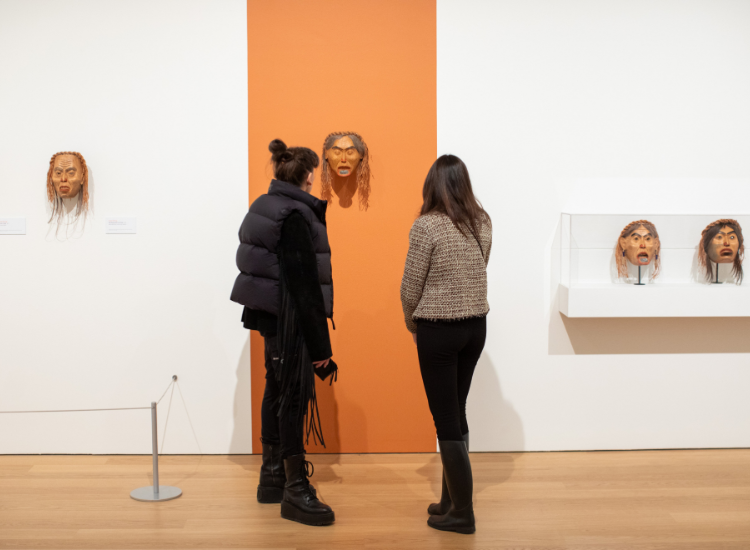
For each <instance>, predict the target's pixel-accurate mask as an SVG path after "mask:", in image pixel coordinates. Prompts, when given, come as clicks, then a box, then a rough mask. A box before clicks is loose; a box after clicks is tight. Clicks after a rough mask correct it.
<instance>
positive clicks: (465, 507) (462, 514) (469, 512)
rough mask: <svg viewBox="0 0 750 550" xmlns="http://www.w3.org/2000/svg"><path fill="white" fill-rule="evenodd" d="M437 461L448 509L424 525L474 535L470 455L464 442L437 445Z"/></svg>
mask: <svg viewBox="0 0 750 550" xmlns="http://www.w3.org/2000/svg"><path fill="white" fill-rule="evenodd" d="M439 444H440V458H441V459H442V460H443V473H444V474H445V481H446V483H447V485H448V492H449V493H450V497H451V507H450V509H449V510H448V512H447V513H445V514H443V515H440V516H430V519H428V520H427V525H429V526H430V527H432V528H433V529H439V530H440V531H455V532H456V533H463V534H465V535H469V534H471V533H473V532H474V531H476V527H475V523H474V506H473V503H472V497H473V493H474V480H473V478H472V475H471V463H470V462H469V452H468V451H467V450H466V444H465V443H464V442H463V441H440V442H439Z"/></svg>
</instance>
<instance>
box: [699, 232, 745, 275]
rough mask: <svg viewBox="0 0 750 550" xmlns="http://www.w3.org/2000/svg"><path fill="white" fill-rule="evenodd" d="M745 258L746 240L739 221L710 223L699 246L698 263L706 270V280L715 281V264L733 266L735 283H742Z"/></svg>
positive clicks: (702, 233)
mask: <svg viewBox="0 0 750 550" xmlns="http://www.w3.org/2000/svg"><path fill="white" fill-rule="evenodd" d="M744 258H745V239H744V238H743V236H742V227H740V224H739V222H737V220H730V219H722V220H716V221H715V222H712V223H709V224H708V225H707V226H706V228H705V229H704V230H703V231H702V232H701V242H700V244H699V245H698V263H699V264H700V266H701V267H702V268H703V270H704V274H705V276H706V280H707V281H710V280H712V279H713V275H714V274H713V268H712V267H711V262H713V263H715V264H732V276H733V277H734V282H735V283H737V284H740V283H742V277H743V272H742V261H743V260H744ZM716 269H717V270H718V269H719V267H718V265H717V266H716Z"/></svg>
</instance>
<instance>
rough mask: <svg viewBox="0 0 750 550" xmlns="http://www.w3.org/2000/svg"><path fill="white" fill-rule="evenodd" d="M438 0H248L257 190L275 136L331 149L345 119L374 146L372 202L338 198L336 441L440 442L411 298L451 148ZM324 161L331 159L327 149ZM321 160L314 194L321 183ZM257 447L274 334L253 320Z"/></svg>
mask: <svg viewBox="0 0 750 550" xmlns="http://www.w3.org/2000/svg"><path fill="white" fill-rule="evenodd" d="M435 10H436V8H435V0H409V1H404V0H378V1H375V2H374V1H367V0H351V1H348V2H334V1H331V0H285V1H283V2H269V1H267V0H249V1H248V10H247V11H248V69H249V71H248V79H249V86H248V89H249V133H250V136H249V162H250V199H251V200H254V199H255V198H256V197H257V196H258V195H260V194H261V193H264V192H266V190H267V188H268V184H269V182H270V180H271V177H272V170H271V167H270V165H269V158H270V153H269V152H268V143H269V142H270V141H271V140H272V139H274V138H279V139H282V140H283V141H284V142H285V143H286V144H287V145H289V146H305V147H310V148H311V149H313V150H314V151H316V152H317V153H318V154H321V153H322V145H323V140H324V138H325V136H326V135H327V134H329V133H330V132H334V131H351V132H357V133H359V134H360V135H361V136H362V137H363V138H364V140H365V142H366V143H367V145H368V147H369V149H370V154H371V169H372V174H373V176H374V177H373V179H372V180H371V186H372V192H371V195H370V208H369V210H367V211H366V212H364V211H361V210H359V208H358V203H357V199H356V197H355V198H354V205H353V206H352V207H350V208H342V207H341V206H340V205H339V204H338V201H337V200H336V199H335V197H334V202H333V203H332V204H330V205H329V209H328V216H327V219H328V231H329V237H330V242H331V248H332V251H333V255H332V256H333V258H332V261H333V276H334V294H335V298H334V299H335V303H334V319H335V322H336V329H337V330H335V331H331V338H332V345H333V353H334V359H335V360H336V362H337V363H338V364H339V367H340V372H339V378H338V382H336V383H334V384H333V386H329V385H328V382H324V383H320V381H318V385H317V389H318V400H319V405H320V411H321V417H322V424H323V434H324V436H325V440H326V445H327V449H323V448H322V447H320V446H314V445H312V441H311V444H310V445H308V447H307V448H308V451H309V452H336V453H338V452H344V453H347V452H348V453H351V452H419V451H429V452H432V451H434V450H435V430H434V426H433V423H432V417H431V416H430V412H429V409H428V406H427V399H426V397H425V393H424V388H423V387H422V381H421V377H420V374H419V364H418V361H417V353H416V348H415V346H414V343H413V342H412V338H411V335H410V334H409V333H408V332H407V330H406V328H405V325H404V320H403V315H402V312H401V302H400V297H399V286H400V282H401V275H402V273H403V266H404V259H405V257H406V252H407V249H408V234H409V229H410V227H411V224H412V223H413V221H414V220H415V218H416V217H417V214H418V211H419V207H420V206H421V190H422V184H423V182H424V178H425V176H426V175H427V170H428V169H429V167H430V165H431V164H432V163H433V161H434V160H435V157H436V151H437V114H436V107H437V106H436V19H435V18H436V12H435ZM321 162H322V158H321ZM319 179H320V170H318V173H317V174H316V185H315V189H314V190H313V193H314V194H315V195H317V196H320V182H319ZM251 346H252V354H251V363H252V367H251V380H252V392H253V393H252V398H253V434H254V436H255V438H254V439H255V440H254V441H253V451H254V452H256V453H257V452H260V441H259V437H260V403H261V400H262V395H263V386H264V379H263V378H264V375H265V369H264V366H263V340H262V338H260V337H259V336H258V335H257V333H253V336H252V340H251Z"/></svg>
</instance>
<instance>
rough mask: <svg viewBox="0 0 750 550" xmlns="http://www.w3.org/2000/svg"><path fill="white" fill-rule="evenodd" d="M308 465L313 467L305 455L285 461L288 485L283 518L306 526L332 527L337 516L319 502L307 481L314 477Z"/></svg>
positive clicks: (285, 493) (283, 505)
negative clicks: (308, 469)
mask: <svg viewBox="0 0 750 550" xmlns="http://www.w3.org/2000/svg"><path fill="white" fill-rule="evenodd" d="M308 464H309V465H310V466H312V464H311V463H310V462H307V461H306V460H305V455H304V454H299V455H294V456H290V457H289V458H286V459H284V469H285V470H286V485H285V486H284V498H283V499H282V501H281V517H282V518H284V519H289V520H292V521H298V522H299V523H304V524H305V525H330V524H332V523H333V522H334V521H336V516H335V515H334V513H333V510H331V507H330V506H328V505H326V504H323V503H322V502H320V501H319V500H318V497H317V496H316V494H315V490H314V489H313V488H312V486H311V485H310V481H309V480H308V479H307V478H308V477H310V476H311V475H312V472H310V473H308V471H307V467H308V466H307V465H308Z"/></svg>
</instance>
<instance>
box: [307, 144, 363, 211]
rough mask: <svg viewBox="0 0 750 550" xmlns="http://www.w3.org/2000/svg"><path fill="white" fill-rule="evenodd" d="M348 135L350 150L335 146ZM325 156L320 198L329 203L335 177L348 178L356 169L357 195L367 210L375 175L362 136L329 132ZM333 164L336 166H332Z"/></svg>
mask: <svg viewBox="0 0 750 550" xmlns="http://www.w3.org/2000/svg"><path fill="white" fill-rule="evenodd" d="M347 137H348V138H349V139H351V140H352V144H353V145H352V147H350V148H349V149H348V150H343V149H340V148H338V147H335V144H336V142H337V141H338V140H340V139H342V138H347ZM334 153H335V155H334ZM323 158H324V159H325V162H324V163H323V170H322V172H321V175H320V183H321V186H322V191H321V197H320V198H322V199H323V200H326V201H328V202H329V203H330V202H332V201H333V193H334V189H333V183H334V178H336V177H338V178H348V177H349V176H350V175H351V172H350V171H354V172H355V177H356V180H355V182H356V185H357V195H358V196H359V209H360V210H365V211H366V210H367V209H368V208H369V206H370V178H371V177H373V176H372V174H371V172H370V150H369V149H368V148H367V144H366V143H365V140H364V139H362V136H360V135H359V134H357V133H356V132H333V133H331V134H328V135H327V136H326V138H325V140H324V141H323ZM332 164H333V165H334V166H331V165H332ZM355 164H356V166H355ZM334 170H336V172H334Z"/></svg>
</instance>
